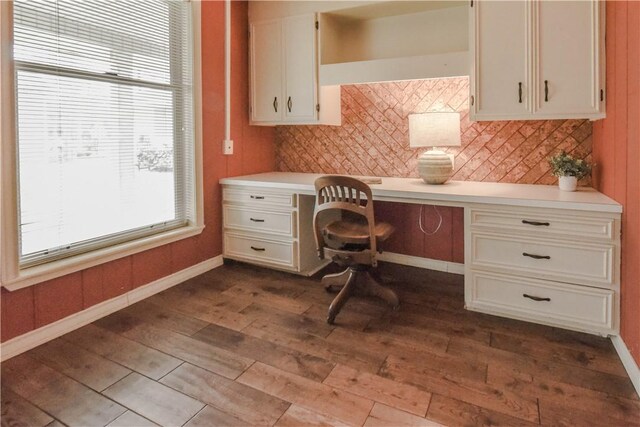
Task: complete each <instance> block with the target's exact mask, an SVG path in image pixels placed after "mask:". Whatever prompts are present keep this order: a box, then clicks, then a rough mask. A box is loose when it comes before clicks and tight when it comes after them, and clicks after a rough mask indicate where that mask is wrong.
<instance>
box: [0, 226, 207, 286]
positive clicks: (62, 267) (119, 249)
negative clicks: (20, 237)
mask: <svg viewBox="0 0 640 427" xmlns="http://www.w3.org/2000/svg"><path fill="white" fill-rule="evenodd" d="M202 230H204V226H202V225H188V226H185V227H180V228H177V229H174V230H170V231H167V232H164V233H158V234H154V235H152V236H148V237H143V238H141V239H137V240H132V241H130V242H125V243H120V244H118V245H114V246H109V247H107V248H102V249H98V250H95V251H91V252H87V253H84V254H80V255H76V256H73V257H69V258H64V259H60V260H57V261H51V262H48V263H46V264H41V265H36V266H33V267H29V268H25V269H21V270H19V272H18V275H17V276H16V277H13V278H10V279H9V280H5V281H4V282H3V283H2V287H4V288H6V289H7V290H9V291H15V290H18V289H22V288H26V287H28V286H33V285H35V284H38V283H41V282H45V281H47V280H51V279H55V278H56V277H61V276H65V275H67V274H71V273H75V272H77V271H81V270H84V269H86V268H90V267H94V266H96V265H99V264H104V263H106V262H109V261H113V260H115V259H118V258H124V257H126V256H129V255H133V254H136V253H139V252H144V251H146V250H149V249H153V248H157V247H159V246H163V245H166V244H169V243H172V242H176V241H178V240H182V239H186V238H188V237H192V236H197V235H198V234H200V233H202Z"/></svg>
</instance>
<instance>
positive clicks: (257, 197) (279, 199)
mask: <svg viewBox="0 0 640 427" xmlns="http://www.w3.org/2000/svg"><path fill="white" fill-rule="evenodd" d="M222 198H223V200H224V201H225V202H232V203H247V204H251V205H254V206H263V205H272V206H287V207H292V206H294V195H293V193H277V192H272V191H268V190H267V191H265V190H264V189H246V190H245V189H242V190H240V189H231V188H225V189H224V190H223V191H222Z"/></svg>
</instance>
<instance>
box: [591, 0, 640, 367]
mask: <svg viewBox="0 0 640 427" xmlns="http://www.w3.org/2000/svg"><path fill="white" fill-rule="evenodd" d="M606 49H607V118H606V119H604V120H601V121H599V122H596V124H595V126H594V140H593V158H594V160H595V161H596V162H597V164H598V168H597V172H598V173H597V175H596V176H595V177H594V182H595V184H596V187H597V188H598V189H599V190H600V191H602V192H603V193H605V194H607V195H608V196H610V197H612V198H613V199H615V200H617V201H618V202H620V203H621V204H622V205H623V213H622V272H621V280H622V286H621V292H620V293H621V307H620V310H621V320H622V321H621V335H622V338H623V340H624V342H625V344H626V345H627V347H628V348H629V350H630V351H631V354H632V355H633V357H634V359H635V360H636V362H637V363H638V364H640V2H637V1H629V2H627V1H608V2H607V45H606Z"/></svg>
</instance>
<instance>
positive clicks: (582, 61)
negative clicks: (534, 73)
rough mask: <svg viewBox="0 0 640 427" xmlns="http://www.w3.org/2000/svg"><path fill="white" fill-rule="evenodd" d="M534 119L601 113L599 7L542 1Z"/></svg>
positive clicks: (590, 3)
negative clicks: (537, 117) (538, 115)
mask: <svg viewBox="0 0 640 427" xmlns="http://www.w3.org/2000/svg"><path fill="white" fill-rule="evenodd" d="M535 7H536V8H537V15H538V40H539V41H538V49H537V50H538V55H537V56H538V79H537V90H536V94H537V96H536V107H537V108H536V113H537V114H541V115H544V116H545V117H549V116H551V115H555V114H557V115H558V117H562V118H567V117H572V116H573V117H576V118H578V117H585V115H589V114H593V113H597V112H598V111H599V107H600V94H599V91H600V87H599V69H598V63H599V58H598V56H599V39H600V37H599V28H598V22H599V19H598V2H597V1H593V0H588V1H538V2H535Z"/></svg>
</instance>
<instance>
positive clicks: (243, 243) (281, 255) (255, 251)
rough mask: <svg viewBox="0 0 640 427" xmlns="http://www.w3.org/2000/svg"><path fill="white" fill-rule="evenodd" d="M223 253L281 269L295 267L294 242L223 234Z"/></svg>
mask: <svg viewBox="0 0 640 427" xmlns="http://www.w3.org/2000/svg"><path fill="white" fill-rule="evenodd" d="M224 251H225V255H229V256H230V257H234V258H242V259H246V260H249V261H258V262H259V263H267V264H272V265H277V266H282V267H296V266H297V260H296V256H295V252H294V242H280V241H276V240H268V239H257V238H252V237H249V236H242V235H237V234H230V233H225V235H224Z"/></svg>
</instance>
